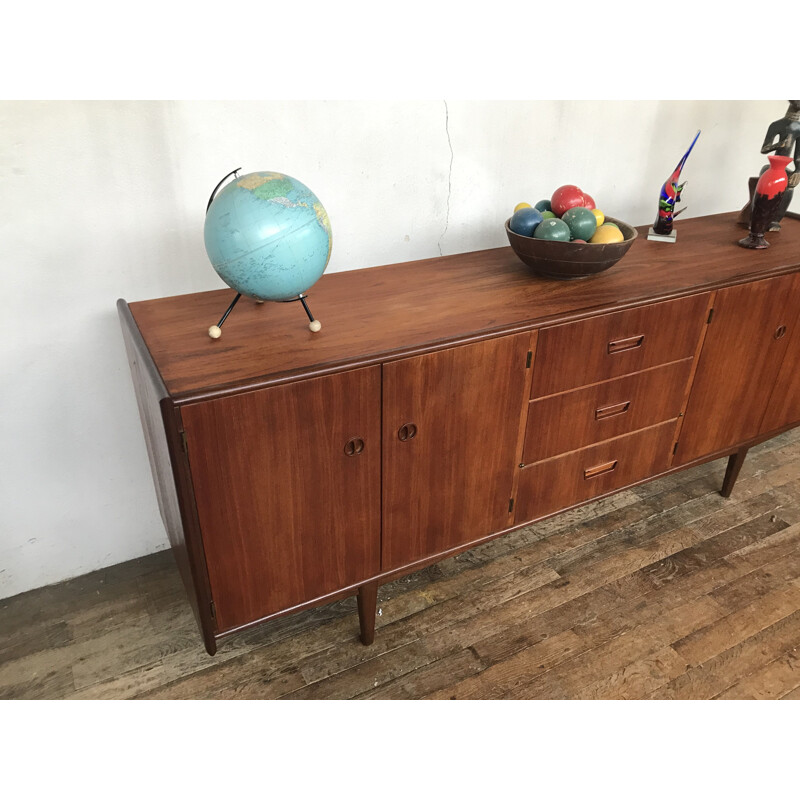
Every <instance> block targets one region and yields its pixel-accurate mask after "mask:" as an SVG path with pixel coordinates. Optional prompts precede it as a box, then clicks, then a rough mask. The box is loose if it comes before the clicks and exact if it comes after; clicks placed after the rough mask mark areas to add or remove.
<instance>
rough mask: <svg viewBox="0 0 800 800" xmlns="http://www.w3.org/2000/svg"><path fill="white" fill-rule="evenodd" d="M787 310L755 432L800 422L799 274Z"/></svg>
mask: <svg viewBox="0 0 800 800" xmlns="http://www.w3.org/2000/svg"><path fill="white" fill-rule="evenodd" d="M790 310H791V311H792V313H790V315H789V318H790V319H791V317H792V316H794V319H793V321H792V323H791V324H789V325H788V326H787V329H786V334H785V335H786V339H787V345H786V353H785V354H784V356H783V363H782V364H781V369H780V372H779V373H778V380H777V381H776V382H775V389H774V390H773V392H772V395H771V397H770V399H769V404H768V405H767V411H766V413H765V414H764V419H763V420H762V422H761V430H760V431H759V433H769V432H770V431H776V430H778V429H780V428H784V427H786V426H787V425H793V424H794V423H800V274H798V275H795V280H794V285H793V286H792V301H791V304H790ZM795 311H796V312H797V313H796V314H795V313H794V312H795Z"/></svg>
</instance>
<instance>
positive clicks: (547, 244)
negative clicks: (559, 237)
mask: <svg viewBox="0 0 800 800" xmlns="http://www.w3.org/2000/svg"><path fill="white" fill-rule="evenodd" d="M606 221H607V222H614V223H615V224H616V225H617V226H618V227H619V229H620V230H621V231H622V235H623V236H624V237H625V239H624V240H623V241H621V242H613V243H610V244H589V243H588V242H587V243H586V244H581V243H580V242H578V243H577V244H576V243H575V242H553V241H550V240H548V239H534V238H533V237H531V236H520V234H518V233H514V231H512V230H511V229H510V228H509V227H508V223H509V222H510V219H507V220H506V234H507V235H508V241H509V243H510V244H511V249H512V250H513V251H514V252H515V253H516V254H517V256H518V257H519V259H520V260H521V261H523V262H524V263H525V264H527V265H528V266H529V267H530V268H531V269H532V270H533V271H534V272H535V273H536V274H537V275H541V276H542V277H543V278H555V279H556V280H562V281H563V280H571V279H572V278H587V277H588V276H589V275H595V274H596V273H598V272H602V271H603V270H606V269H608V268H609V267H613V266H614V264H616V263H617V261H619V260H620V259H621V258H622V257H623V256H624V255H625V253H627V252H628V249H629V248H630V246H631V245H632V244H633V242H634V240H635V239H636V237H637V236H638V233H637V231H636V228H634V227H632V226H630V225H628V224H627V223H626V222H622V221H620V220H618V219H614V218H613V217H606Z"/></svg>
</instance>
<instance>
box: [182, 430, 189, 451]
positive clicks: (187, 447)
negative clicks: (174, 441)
mask: <svg viewBox="0 0 800 800" xmlns="http://www.w3.org/2000/svg"><path fill="white" fill-rule="evenodd" d="M181 450H183V452H184V453H186V455H187V456H188V455H189V443H188V442H187V441H186V431H181Z"/></svg>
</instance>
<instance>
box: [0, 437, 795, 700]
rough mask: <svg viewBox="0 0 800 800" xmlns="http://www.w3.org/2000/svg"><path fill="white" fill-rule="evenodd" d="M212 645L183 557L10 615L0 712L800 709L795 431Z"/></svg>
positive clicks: (80, 586) (1, 645)
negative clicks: (731, 470)
mask: <svg viewBox="0 0 800 800" xmlns="http://www.w3.org/2000/svg"><path fill="white" fill-rule="evenodd" d="M724 471H725V461H724V460H723V459H721V460H718V461H715V462H710V463H708V464H705V465H702V466H699V467H693V468H691V469H688V470H684V471H682V472H678V473H674V474H672V475H669V476H667V477H664V478H662V479H660V480H657V481H653V482H652V483H649V484H646V485H644V486H639V487H637V488H636V489H632V490H628V491H625V492H622V493H620V494H617V495H614V496H613V497H608V498H605V499H603V500H599V501H595V502H593V503H590V504H589V505H586V506H583V507H582V508H580V509H576V510H574V511H570V512H568V513H566V514H562V515H559V516H557V517H553V518H551V519H548V520H544V521H542V522H539V523H537V524H535V525H531V526H528V527H526V528H521V529H520V530H517V531H514V532H512V533H510V534H508V535H507V536H503V537H501V538H499V539H495V540H494V541H492V542H489V543H487V544H485V545H483V546H481V547H479V548H477V549H474V550H471V551H469V552H465V553H463V554H461V555H459V556H457V557H455V558H450V559H447V560H445V561H442V562H439V563H438V564H436V565H434V566H431V567H428V568H427V569H424V570H422V571H420V572H417V573H415V574H413V575H409V576H406V577H404V578H401V579H399V580H397V581H394V582H392V583H389V584H386V585H384V586H381V587H380V589H379V591H378V597H377V603H378V609H379V611H380V615H379V616H378V617H377V624H378V629H379V631H378V633H379V635H378V636H377V637H376V639H375V644H374V645H373V646H372V647H369V648H367V647H364V646H363V645H362V644H361V643H360V641H359V635H358V626H357V625H356V624H355V622H354V621H355V616H356V612H355V605H356V600H355V598H354V597H349V598H346V599H344V600H340V601H339V602H336V603H332V604H330V605H327V606H323V607H320V608H315V609H309V610H307V611H303V612H300V613H298V614H293V615H291V616H287V617H283V618H280V619H275V620H273V621H271V622H269V623H267V624H265V625H262V626H260V627H259V628H257V629H254V630H249V631H244V632H241V633H239V634H236V635H234V636H232V637H231V638H230V639H228V640H226V641H225V642H223V643H221V645H220V649H219V652H218V653H217V656H216V657H214V658H211V657H210V656H208V655H207V654H206V653H205V652H204V651H203V649H202V647H201V646H200V637H199V634H198V631H197V627H196V624H195V621H194V619H193V616H192V612H191V609H190V608H189V606H188V605H187V603H186V599H185V593H184V590H183V586H182V585H181V581H180V577H179V576H178V574H177V572H176V570H175V568H174V560H173V557H172V555H171V553H170V552H168V551H164V552H160V553H156V554H154V555H150V556H147V557H145V558H142V559H137V560H135V561H131V562H127V563H125V564H119V565H116V566H114V567H109V568H107V569H103V570H100V571H99V572H95V573H92V574H90V575H85V576H82V577H80V578H75V579H74V580H71V581H67V582H65V583H62V584H59V585H56V586H49V587H45V588H42V589H37V590H35V591H32V592H27V593H25V594H21V595H17V596H16V597H12V598H7V599H5V600H3V601H1V602H0V697H3V698H25V699H35V698H75V699H90V698H106V699H122V698H134V697H138V698H143V699H144V698H152V699H269V698H278V697H285V698H289V699H302V698H314V699H328V698H365V699H366V698H375V699H409V698H424V697H429V698H436V699H439V698H441V699H449V698H472V699H489V698H515V697H516V698H524V697H530V698H542V697H553V698H563V699H566V698H610V699H623V698H631V699H633V698H637V699H638V698H704V699H705V698H712V697H719V698H782V699H798V698H800V661H798V652H800V430H794V431H790V432H789V433H785V434H783V435H781V436H780V437H777V438H775V439H772V440H770V441H768V442H765V443H764V444H761V445H759V446H757V447H755V448H753V449H752V450H751V452H750V455H749V456H748V459H747V461H746V462H745V463H744V466H743V468H742V474H741V476H740V478H739V483H738V484H737V488H736V490H735V491H734V493H733V495H732V496H731V498H730V499H729V500H725V499H724V498H722V497H720V495H719V493H718V489H719V486H720V483H721V481H722V476H723V474H724Z"/></svg>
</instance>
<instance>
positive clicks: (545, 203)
mask: <svg viewBox="0 0 800 800" xmlns="http://www.w3.org/2000/svg"><path fill="white" fill-rule="evenodd" d="M534 208H536V209H538V210H539V211H552V210H553V207H552V206H551V205H550V201H549V200H540V201H539V202H538V203H536V204H535V205H534Z"/></svg>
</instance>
